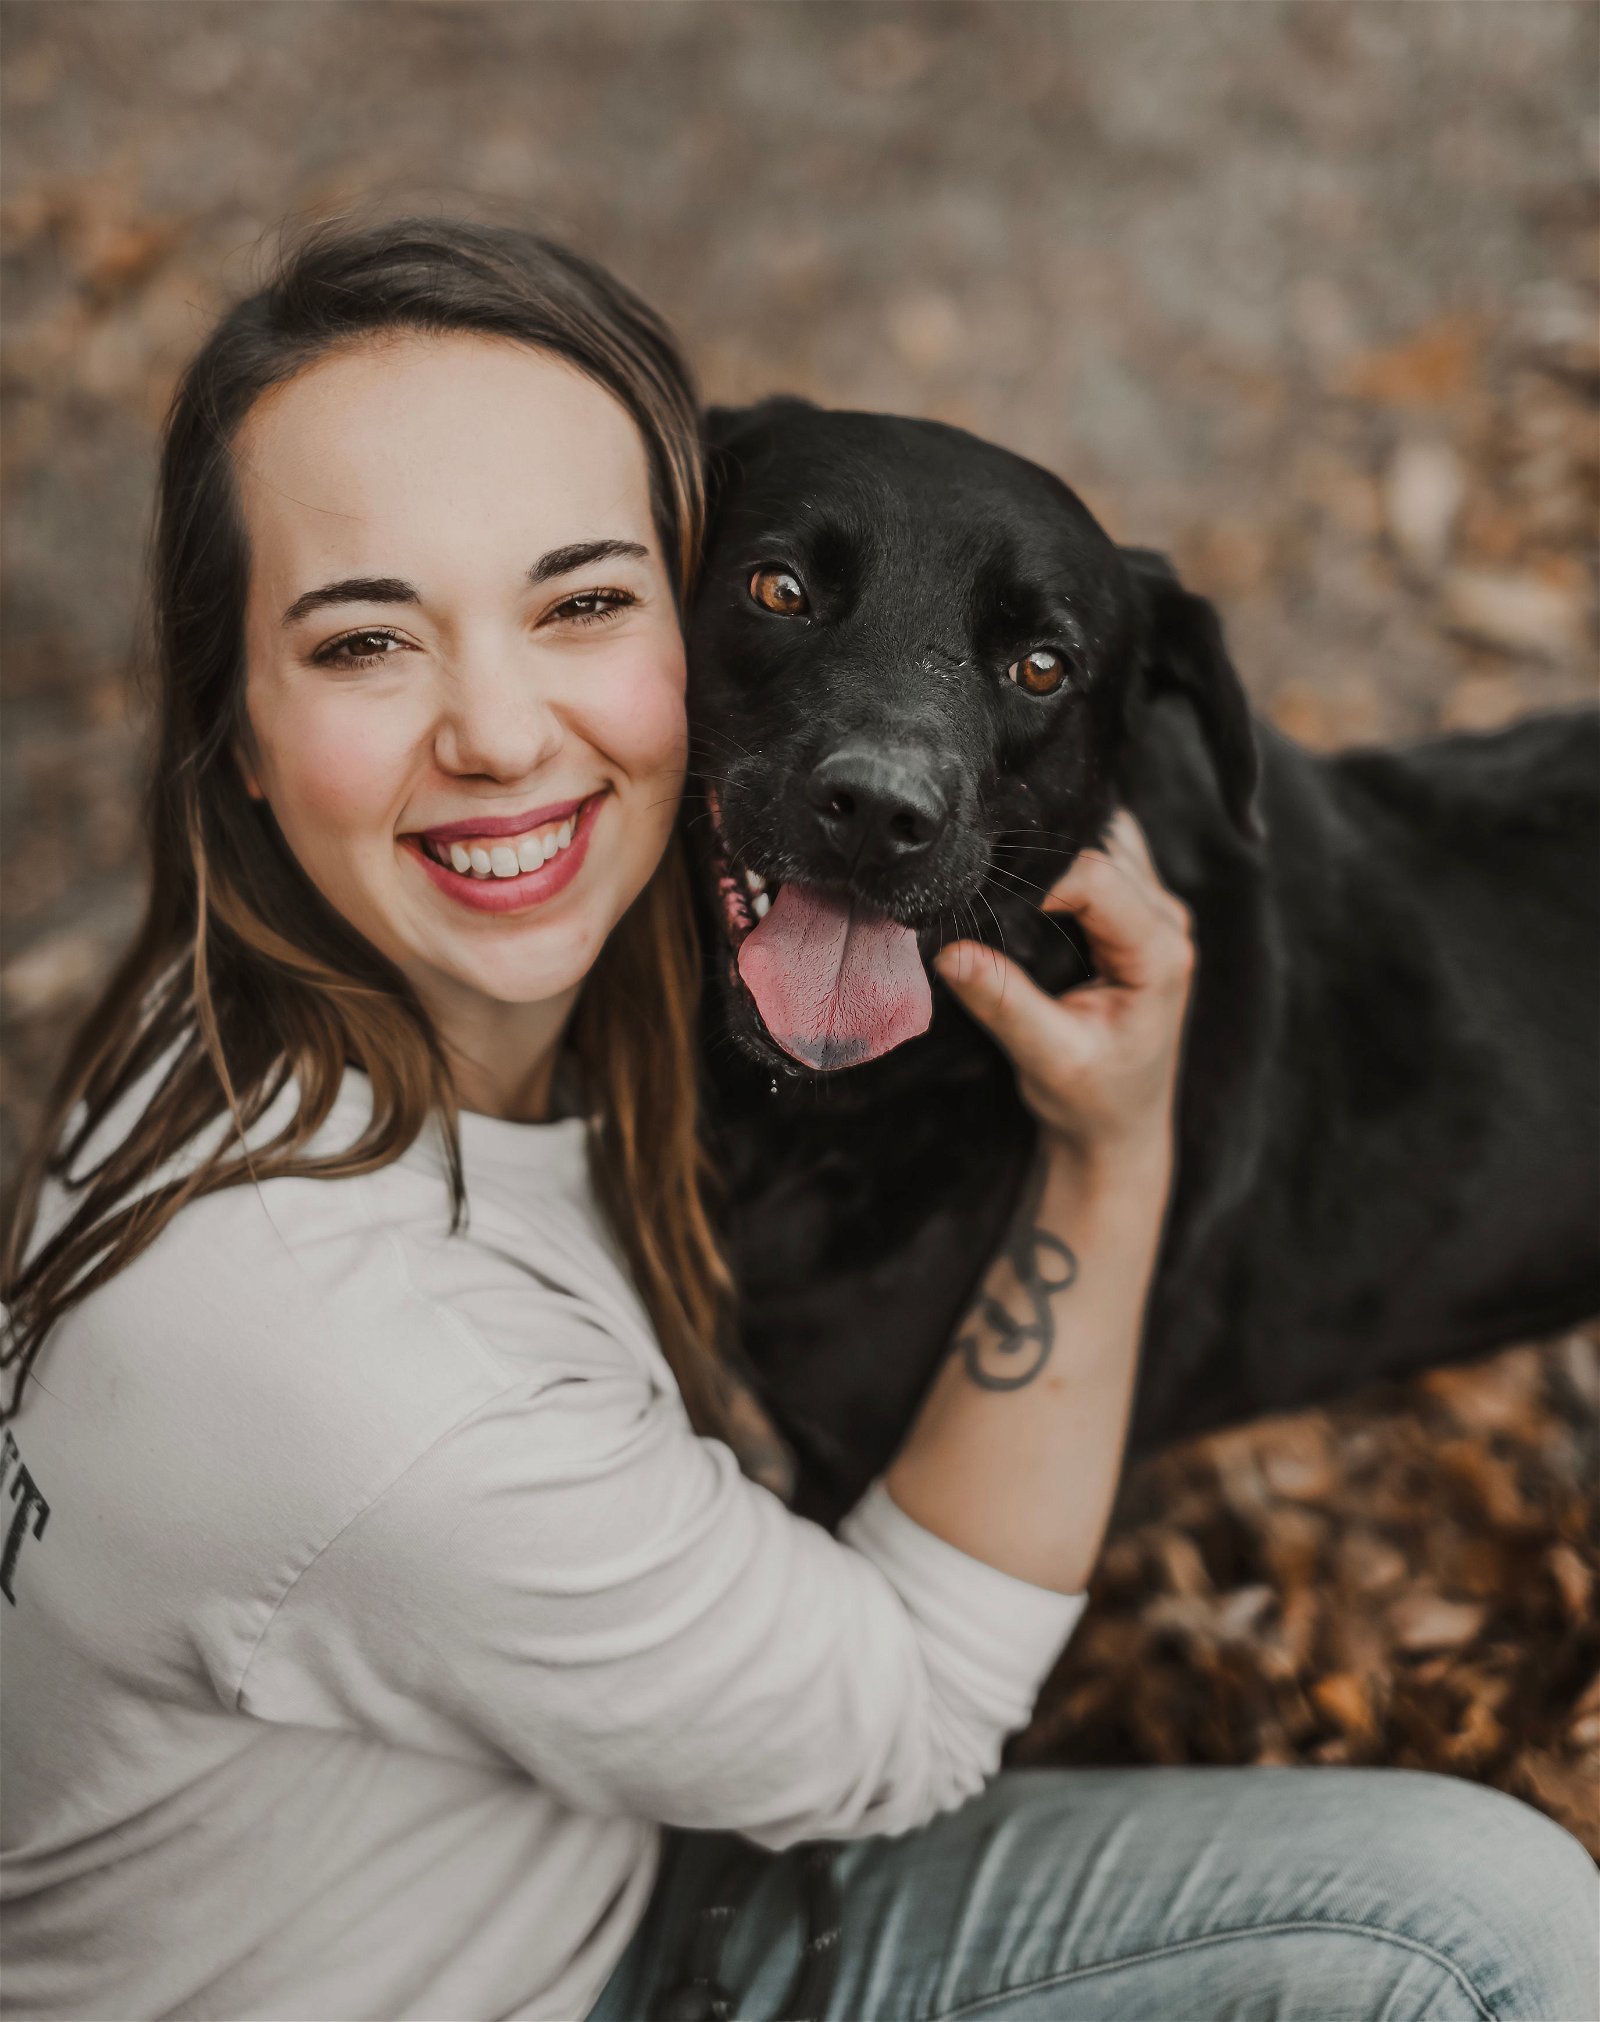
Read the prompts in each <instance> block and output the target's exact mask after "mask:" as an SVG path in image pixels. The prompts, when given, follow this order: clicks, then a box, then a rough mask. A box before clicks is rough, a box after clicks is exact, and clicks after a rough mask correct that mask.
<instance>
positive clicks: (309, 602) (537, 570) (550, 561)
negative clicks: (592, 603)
mask: <svg viewBox="0 0 1600 2022" xmlns="http://www.w3.org/2000/svg"><path fill="white" fill-rule="evenodd" d="M649 553H650V550H649V549H648V548H645V547H641V546H640V545H639V543H638V542H637V541H572V542H570V543H569V544H568V545H567V546H566V547H564V548H552V549H551V550H550V552H549V553H548V554H547V555H541V556H540V557H539V559H538V561H536V562H535V563H534V564H533V566H532V568H530V569H529V571H528V581H529V582H530V583H548V582H549V581H550V580H551V578H552V577H554V576H567V575H570V574H571V573H572V571H573V570H574V569H582V568H586V567H587V566H588V564H589V563H590V562H614V561H635V562H642V561H644V560H646V559H647V557H648V556H649ZM421 602H422V593H421V591H420V590H418V588H417V587H416V585H415V584H414V583H405V582H402V581H401V580H400V578H399V577H398V576H346V577H345V578H344V580H343V581H342V582H338V583H323V584H322V585H321V587H320V588H318V589H315V590H307V591H306V593H305V595H304V596H301V597H296V598H295V600H294V602H293V603H292V604H291V605H290V606H289V608H288V610H287V611H285V612H284V614H283V622H284V623H285V624H286V625H292V624H294V622H295V621H296V619H298V618H303V617H305V616H306V614H307V613H308V612H310V611H320V610H321V609H322V607H323V606H324V605H325V604H420V603H421Z"/></svg>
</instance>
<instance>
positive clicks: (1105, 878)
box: [1044, 850, 1183, 989]
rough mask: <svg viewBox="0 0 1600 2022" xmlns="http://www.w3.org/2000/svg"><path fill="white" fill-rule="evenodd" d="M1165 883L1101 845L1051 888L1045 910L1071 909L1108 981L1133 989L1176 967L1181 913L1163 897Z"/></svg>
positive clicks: (1080, 858)
mask: <svg viewBox="0 0 1600 2022" xmlns="http://www.w3.org/2000/svg"><path fill="white" fill-rule="evenodd" d="M1165 896H1166V895H1165V894H1164V893H1163V890H1162V887H1161V886H1160V885H1159V884H1156V883H1155V882H1154V881H1153V880H1151V879H1146V878H1145V877H1143V876H1142V875H1141V874H1140V873H1139V872H1137V871H1136V870H1134V869H1132V868H1131V867H1129V866H1127V865H1126V864H1119V863H1116V862H1113V860H1112V859H1111V858H1110V857H1108V856H1106V855H1104V854H1103V853H1102V852H1101V851H1099V850H1084V851H1082V852H1081V853H1080V854H1079V856H1078V857H1077V858H1076V860H1075V861H1074V862H1073V864H1072V866H1071V868H1070V869H1069V870H1068V871H1067V872H1066V874H1065V876H1064V877H1062V878H1059V879H1058V880H1057V882H1056V883H1055V884H1054V885H1053V886H1052V887H1051V889H1050V892H1049V894H1048V896H1047V897H1046V899H1045V902H1044V910H1045V911H1046V912H1051V913H1059V912H1069V913H1071V914H1072V915H1073V916H1074V917H1075V918H1076V919H1077V921H1078V922H1079V924H1080V925H1081V926H1082V928H1083V931H1084V933H1085V934H1086V935H1087V936H1088V940H1089V953H1090V956H1091V958H1092V959H1093V962H1094V966H1095V968H1096V969H1097V970H1098V972H1099V973H1100V975H1101V976H1102V977H1103V978H1104V979H1105V980H1106V981H1107V982H1108V983H1118V984H1122V985H1125V986H1126V987H1128V988H1130V989H1137V988H1138V987H1139V986H1140V985H1141V984H1145V983H1151V982H1155V981H1158V980H1160V979H1161V978H1162V977H1163V976H1164V975H1165V973H1166V971H1167V970H1168V969H1169V968H1170V967H1172V966H1173V963H1174V959H1175V953H1176V951H1175V950H1174V949H1173V948H1172V947H1171V946H1170V943H1171V942H1172V941H1173V939H1174V937H1177V938H1180V939H1181V938H1183V937H1182V934H1181V928H1180V924H1179V921H1178V918H1177V916H1176V914H1175V913H1174V912H1173V911H1171V910H1169V908H1168V907H1167V906H1166V905H1164V904H1162V903H1161V902H1160V901H1161V900H1162V899H1163V898H1164V897H1165Z"/></svg>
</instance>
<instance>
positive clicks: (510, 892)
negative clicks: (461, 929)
mask: <svg viewBox="0 0 1600 2022" xmlns="http://www.w3.org/2000/svg"><path fill="white" fill-rule="evenodd" d="M605 800H606V795H605V794H604V793H595V794H591V795H590V796H589V798H588V799H587V800H585V801H576V802H572V803H570V804H568V805H567V806H563V807H562V808H561V809H558V810H556V811H555V813H552V814H546V815H545V816H544V819H545V820H547V821H549V820H554V819H556V818H557V817H558V815H560V814H564V813H567V812H569V811H570V810H571V809H572V808H576V809H579V810H581V812H579V814H578V825H577V827H576V828H575V829H574V830H573V834H572V840H571V842H570V843H568V844H567V847H566V848H565V849H564V850H561V851H559V852H558V853H557V854H556V855H555V856H553V857H551V859H550V861H549V862H548V863H545V864H541V865H540V866H539V868H538V869H537V870H536V871H523V872H522V873H521V874H520V876H518V877H514V878H479V877H473V876H472V875H471V874H470V873H466V872H462V871H457V870H452V869H450V868H449V866H448V865H446V864H441V863H438V862H436V861H435V859H434V858H432V857H431V856H429V855H428V853H427V851H426V850H425V849H424V848H423V847H422V844H421V841H420V839H419V838H418V837H416V836H409V835H408V836H402V837H401V838H400V840H401V842H402V843H403V844H404V845H405V847H406V849H407V850H408V851H409V852H410V854H411V856H412V858H413V859H414V860H415V861H416V862H417V863H419V864H421V866H422V868H423V869H424V870H425V871H426V872H427V874H428V876H429V877H430V878H431V879H432V880H433V882H434V884H435V885H436V886H437V887H438V888H439V890H440V891H441V892H443V893H445V894H446V895H447V897H449V898H452V899H454V900H455V901H456V902H457V903H458V904H459V905H463V906H465V907H467V908H468V910H469V911H471V912H474V913H520V912H524V911H526V910H527V908H528V907H530V906H539V905H543V904H544V902H545V900H546V899H553V898H554V897H555V895H556V894H557V892H560V891H564V890H565V889H566V887H567V886H568V885H570V884H571V883H572V880H573V879H574V878H575V877H576V876H577V875H578V872H579V871H580V870H581V869H582V868H583V860H584V858H585V856H586V855H587V854H588V850H589V837H590V835H591V833H592V832H593V829H594V825H595V822H596V821H597V820H598V818H599V814H600V809H601V808H602V806H603V805H604V804H605ZM520 818H521V817H519V819H520ZM458 831H459V833H461V834H466V833H468V831H467V830H466V829H465V828H464V827H460V826H459V825H458ZM471 833H472V834H474V835H483V834H485V833H486V831H485V830H484V829H481V828H479V829H474V830H472V831H471ZM501 833H505V834H515V833H516V831H515V830H511V829H507V830H503V831H501ZM428 835H429V837H430V839H439V838H442V837H444V836H445V831H443V830H440V829H429V830H428Z"/></svg>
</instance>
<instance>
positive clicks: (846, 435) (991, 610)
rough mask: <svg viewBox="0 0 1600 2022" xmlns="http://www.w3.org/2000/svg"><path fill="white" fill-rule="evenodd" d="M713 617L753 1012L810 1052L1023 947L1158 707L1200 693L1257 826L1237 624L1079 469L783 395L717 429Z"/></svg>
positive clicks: (729, 971)
mask: <svg viewBox="0 0 1600 2022" xmlns="http://www.w3.org/2000/svg"><path fill="white" fill-rule="evenodd" d="M711 447H712V484H713V503H712V516H711V526H710V532H709V538H708V544H707V551H706V559H705V566H704V571H703V574H702V577H701V582H700V587H699V590H698V594H697V597H696V601H695V606H694V610H693V613H692V619H691V625H690V642H689V643H690V652H689V658H690V706H691V719H692V724H691V727H692V732H693V737H694V751H695V762H694V767H695V775H696V783H697V785H698V787H699V788H700V789H701V790H702V791H703V795H704V812H705V814H706V816H707V819H706V820H705V821H704V822H703V823H696V825H695V831H696V833H697V834H700V835H703V836H704V837H705V838H706V843H707V848H706V852H705V855H706V869H707V873H708V875H709V876H710V877H711V878H712V879H713V880H714V882H715V884H716V887H717V892H718V897H719V902H720V903H719V906H718V908H717V912H718V919H719V928H720V931H721V932H722V933H723V934H724V935H725V936H726V939H727V954H728V958H729V959H728V961H727V962H726V963H719V964H718V965H717V967H718V969H719V971H720V972H723V973H724V974H725V981H726V989H727V993H728V1004H727V1011H728V1018H729V1023H730V1027H731V1029H732V1031H733V1033H734V1035H735V1037H736V1038H737V1039H738V1040H739V1042H740V1043H741V1044H742V1045H743V1046H744V1047H745V1049H746V1050H747V1051H748V1052H750V1053H752V1054H754V1055H755V1056H756V1057H757V1058H758V1059H761V1060H763V1061H765V1062H769V1063H770V1064H771V1065H773V1066H775V1067H776V1066H780V1065H781V1066H783V1067H785V1068H787V1069H789V1070H791V1071H795V1070H798V1071H805V1070H808V1069H809V1070H812V1071H821V1070H829V1069H834V1068H841V1067H850V1066H854V1065H856V1064H858V1063H859V1062H862V1061H866V1060H870V1059H873V1058H875V1057H877V1056H878V1055H879V1054H882V1053H885V1052H887V1051H888V1050H889V1049H890V1048H892V1047H894V1046H897V1045H899V1044H900V1043H901V1042H902V1041H903V1040H906V1039H908V1038H911V1037H914V1036H915V1035H916V1034H917V1033H919V1032H921V1031H922V1030H923V1029H924V1028H925V1027H926V1025H927V1024H928V1022H929V1018H930V1015H931V995H930V988H929V982H928V973H927V966H926V965H927V961H928V958H929V957H930V956H931V955H932V954H933V952H934V951H935V950H936V949H937V948H938V947H939V946H940V945H942V943H943V942H945V941H948V940H954V939H957V938H960V937H962V936H973V937H976V938H983V939H988V940H990V941H999V942H1001V943H1003V944H1004V943H1008V942H1009V941H1010V940H1011V938H1012V937H1011V934H1010V932H1009V931H1008V921H1017V920H1019V919H1020V917H1021V916H1022V915H1023V914H1025V913H1030V912H1032V911H1033V910H1034V909H1035V908H1036V907H1037V904H1038V901H1039V899H1040V897H1041V896H1042V894H1043V891H1044V890H1045V889H1046V888H1047V887H1048V885H1049V883H1050V882H1051V880H1052V879H1053V878H1054V877H1055V876H1057V875H1058V874H1059V873H1060V871H1061V870H1062V869H1063V868H1064V867H1065V865H1066V864H1067V863H1069V862H1070V861H1071V859H1072V858H1073V857H1074V856H1075V855H1076V854H1077V852H1078V851H1079V850H1080V849H1081V848H1083V847H1084V845H1085V844H1087V843H1090V842H1093V841H1094V840H1095V839H1096V838H1097V837H1098V835H1099V834H1100V833H1101V831H1102V830H1103V828H1104V826H1105V824H1106V822H1107V820H1108V818H1109V816H1110V813H1111V809H1112V806H1113V804H1114V801H1115V797H1116V789H1117V779H1118V768H1119V763H1120V761H1121V758H1122V754H1123V752H1124V749H1125V747H1126V743H1127V740H1128V738H1129V736H1130V734H1133V733H1134V731H1135V729H1136V724H1137V718H1138V712H1139V706H1140V701H1141V698H1142V697H1143V696H1144V695H1145V694H1147V693H1149V692H1151V691H1153V690H1155V689H1158V688H1160V687H1162V686H1167V687H1172V688H1177V689H1180V690H1182V691H1183V692H1184V693H1185V694H1186V695H1187V696H1188V698H1189V699H1190V701H1191V702H1192V703H1193V705H1194V708H1195V711H1196V714H1197V717H1198V720H1199V724H1200V727H1201V730H1202V731H1203V733H1204V736H1205V740H1206V743H1207V745H1208V747H1209V749H1210V753H1211V757H1212V761H1213V764H1214V768H1215V771H1216V775H1217V779H1218V784H1219V789H1220V794H1221V799H1222V803H1223V806H1224V807H1225V808H1226V810H1227V813H1228V814H1229V815H1230V816H1231V817H1232V819H1233V821H1234V822H1235V824H1236V825H1238V826H1239V827H1240V828H1241V829H1244V830H1245V831H1246V832H1248V831H1249V828H1250V824H1251V814H1250V802H1251V796H1252V793H1253V790H1254V786H1255V767H1256V759H1255V747H1254V743H1253V740H1252V737H1251V731H1250V721H1249V712H1248V709H1247V707H1246V704H1245V699H1244V695H1243V692H1242V690H1241V688H1240V686H1239V682H1238V679H1237V676H1236V675H1235V673H1234V671H1233V668H1232V666H1231V665H1230V663H1229V660H1228V657H1227V653H1226V650H1225V649H1224V646H1223V642H1222V634H1221V629H1220V627H1219V625H1218V622H1217V618H1216V614H1215V613H1214V612H1213V611H1212V609H1211V607H1210V605H1209V604H1207V603H1206V602H1205V601H1204V599H1203V598H1200V597H1197V596H1193V595H1191V594H1190V593H1189V592H1188V591H1186V590H1184V589H1183V587H1182V586H1181V585H1180V584H1179V582H1178V580H1177V578H1176V576H1175V575H1174V573H1173V571H1172V569H1171V568H1170V567H1169V566H1168V564H1167V563H1165V562H1164V561H1163V560H1162V559H1161V557H1159V556H1157V555H1153V554H1149V553H1146V552H1143V551H1139V550H1129V549H1120V548H1118V547H1117V545H1116V544H1115V543H1114V542H1113V541H1112V540H1111V539H1110V538H1109V537H1108V536H1107V534H1106V533H1105V532H1104V531H1103V530H1102V528H1101V527H1100V526H1099V524H1098V523H1097V522H1096V520H1095V519H1094V517H1093V516H1092V514H1091V513H1090V512H1089V511H1088V509H1087V508H1086V507H1085V506H1084V505H1083V503H1082V501H1081V500H1079V499H1078V498H1077V497H1075V496H1074V494H1073V493H1072V492H1071V491H1069V490H1068V489H1067V487H1066V486H1065V485H1064V484H1062V483H1061V482H1060V481H1059V480H1058V479H1057V478H1055V477H1052V476H1051V475H1050V474H1049V473H1048V472H1047V471H1044V470H1041V469H1039V468H1038V467H1037V466H1036V465H1034V464H1030V463H1028V462H1026V461H1024V459H1022V458H1021V457H1018V456H1013V455H1011V454H1009V453H1008V452H1007V451H1005V450H1002V449H998V448H996V447H994V446H993V445H992V444H989V443H985V442H981V441H979V440H978V439H977V438H976V437H974V436H971V435H967V434H965V433H964V432H963V431H961V430H959V429H955V428H949V427H945V426H943V425H941V424H939V423H936V422H928V421H909V420H900V419H896V418H893V417H890V416H886V415H876V414H849V413H833V412H829V411H827V410H824V409H819V408H814V407H811V406H809V405H807V404H806V403H804V402H802V401H795V400H775V401H769V402H767V403H765V404H764V405H762V406H760V407H755V408H749V409H742V410H738V411H730V410H718V411H717V412H715V413H714V414H713V416H712V421H711Z"/></svg>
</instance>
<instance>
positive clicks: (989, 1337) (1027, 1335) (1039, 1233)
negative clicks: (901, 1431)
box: [955, 1163, 1078, 1390]
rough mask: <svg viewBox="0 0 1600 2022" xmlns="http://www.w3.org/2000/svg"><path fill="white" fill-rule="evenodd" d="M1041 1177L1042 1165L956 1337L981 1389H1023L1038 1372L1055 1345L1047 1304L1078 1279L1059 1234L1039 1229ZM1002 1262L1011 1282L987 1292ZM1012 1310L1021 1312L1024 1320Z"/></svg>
mask: <svg viewBox="0 0 1600 2022" xmlns="http://www.w3.org/2000/svg"><path fill="white" fill-rule="evenodd" d="M1044 1178H1045V1176H1044V1168H1043V1165H1042V1163H1041V1164H1040V1165H1039V1166H1036V1167H1035V1169H1034V1172H1033V1174H1032V1176H1031V1177H1030V1179H1029V1182H1028V1187H1027V1190H1026V1192H1025V1193H1024V1195H1023V1199H1022V1204H1021V1206H1020V1207H1019V1208H1018V1210H1017V1214H1016V1218H1015V1220H1014V1221H1013V1222H1012V1224H1011V1232H1010V1234H1009V1235H1008V1236H1007V1237H1006V1240H1005V1243H1004V1245H1003V1247H1002V1248H1001V1251H1000V1254H999V1256H997V1257H996V1258H995V1261H994V1263H992V1264H991V1265H990V1266H989V1275H988V1278H987V1279H986V1280H985V1283H984V1287H983V1289H982V1291H980V1292H979V1294H978V1299H977V1303H976V1305H974V1307H973V1309H972V1311H971V1313H970V1314H969V1315H968V1316H967V1322H966V1325H965V1326H964V1327H963V1328H962V1330H961V1332H960V1333H959V1334H958V1335H957V1336H956V1341H955V1352H956V1353H957V1354H958V1355H959V1356H960V1357H961V1359H962V1361H963V1362H965V1364H966V1366H967V1374H968V1376H970V1377H971V1378H972V1381H973V1382H974V1383H976V1384H977V1385H978V1387H979V1389H980V1390H1021V1389H1023V1388H1024V1387H1025V1386H1026V1385H1027V1384H1029V1383H1031V1382H1032V1381H1033V1379H1034V1378H1035V1377H1036V1376H1037V1375H1038V1374H1039V1372H1040V1370H1041V1369H1043V1368H1044V1366H1045V1364H1046V1363H1047V1362H1048V1361H1049V1360H1050V1351H1051V1350H1052V1349H1053V1348H1054V1347H1055V1345H1056V1323H1055V1314H1054V1313H1053V1312H1052V1310H1051V1305H1050V1302H1051V1300H1052V1299H1053V1298H1054V1297H1055V1295H1056V1293H1058V1292H1064V1291H1066V1290H1067V1288H1068V1287H1069V1286H1070V1285H1071V1284H1072V1283H1073V1282H1074V1281H1075V1280H1076V1278H1077V1275H1078V1260H1077V1258H1076V1257H1075V1256H1074V1255H1073V1253H1072V1251H1071V1250H1069V1249H1068V1248H1067V1246H1066V1244H1065V1243H1064V1242H1062V1241H1061V1239H1060V1237H1059V1236H1054V1235H1052V1234H1051V1233H1050V1231H1049V1230H1048V1229H1042V1228H1040V1227H1039V1224H1038V1214H1039V1203H1040V1201H1041V1199H1042V1198H1043V1195H1044ZM1002 1264H1005V1265H1007V1266H1009V1269H1010V1277H1011V1280H1012V1282H1011V1283H1009V1284H1005V1283H1003V1284H1002V1285H1001V1287H1000V1288H999V1289H998V1290H991V1289H990V1288H991V1286H992V1285H993V1283H994V1280H995V1278H996V1276H997V1274H998V1273H999V1271H1000V1266H1001V1265H1002ZM1013 1308H1019V1309H1022V1310H1024V1311H1025V1313H1026V1318H1022V1317H1019V1314H1018V1312H1017V1311H1015V1310H1013Z"/></svg>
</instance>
